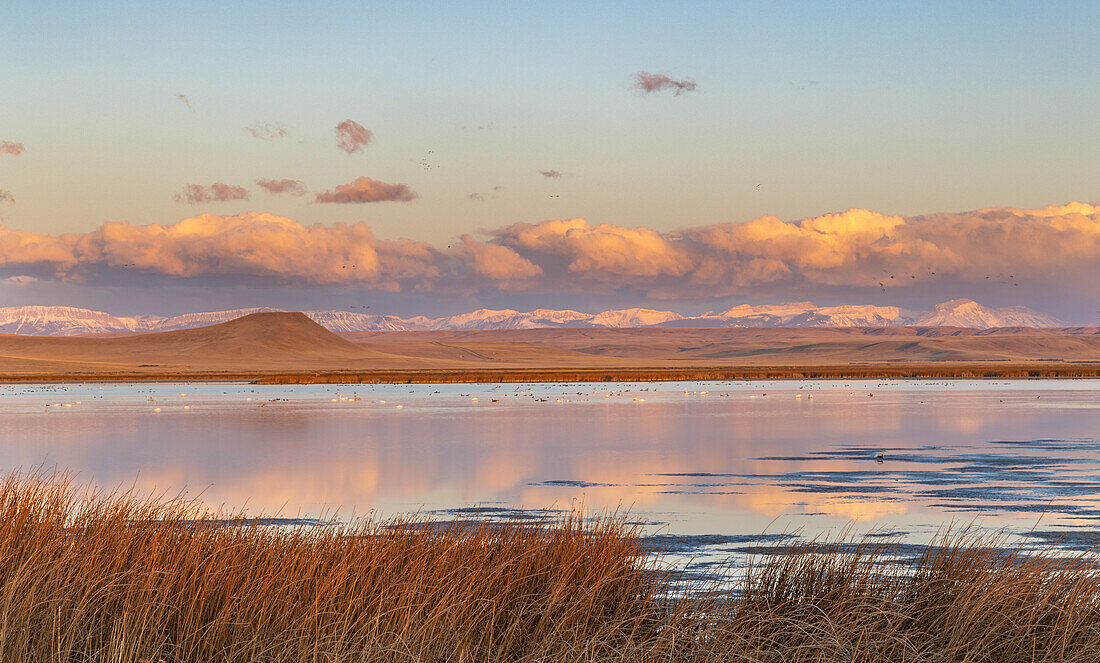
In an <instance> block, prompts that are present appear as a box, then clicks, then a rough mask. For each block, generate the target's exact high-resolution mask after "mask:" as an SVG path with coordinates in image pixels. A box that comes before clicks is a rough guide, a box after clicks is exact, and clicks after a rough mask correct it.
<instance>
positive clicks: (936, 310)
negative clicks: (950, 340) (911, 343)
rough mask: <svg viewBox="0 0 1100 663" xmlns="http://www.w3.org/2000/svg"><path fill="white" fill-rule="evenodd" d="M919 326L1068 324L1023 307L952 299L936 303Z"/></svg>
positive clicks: (984, 326) (977, 327) (976, 326)
mask: <svg viewBox="0 0 1100 663" xmlns="http://www.w3.org/2000/svg"><path fill="white" fill-rule="evenodd" d="M915 324H917V325H921V326H928V327H972V328H974V329H990V328H992V327H1065V326H1066V323H1065V322H1063V321H1061V320H1059V319H1058V318H1055V317H1053V316H1049V315H1046V314H1045V313H1036V312H1035V311H1032V310H1031V309H1028V308H1025V307H1023V306H1009V307H1006V308H987V307H985V306H982V305H981V304H979V303H978V302H976V301H974V300H972V299H952V300H951V301H949V302H943V303H942V304H936V305H935V306H934V307H933V308H932V310H931V311H929V312H928V313H925V314H924V315H922V316H920V317H919V318H917V320H916V322H915Z"/></svg>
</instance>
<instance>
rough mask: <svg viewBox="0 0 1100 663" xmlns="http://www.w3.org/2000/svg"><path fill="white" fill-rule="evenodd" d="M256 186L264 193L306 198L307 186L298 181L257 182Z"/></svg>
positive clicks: (265, 180)
mask: <svg viewBox="0 0 1100 663" xmlns="http://www.w3.org/2000/svg"><path fill="white" fill-rule="evenodd" d="M256 186H258V187H260V188H261V189H263V190H264V191H266V192H268V193H270V194H275V195H284V196H304V195H306V185H305V184H303V183H302V182H300V181H298V180H267V179H258V180H256Z"/></svg>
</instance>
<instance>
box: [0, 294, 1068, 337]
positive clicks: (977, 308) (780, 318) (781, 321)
mask: <svg viewBox="0 0 1100 663" xmlns="http://www.w3.org/2000/svg"><path fill="white" fill-rule="evenodd" d="M275 311H279V309H274V308H242V309H233V310H229V311H209V312H203V313H188V314H185V315H177V316H172V317H160V316H146V315H143V316H130V317H122V316H114V315H111V314H110V313H104V312H102V311H93V310H90V309H84V308H75V307H70V306H9V307H0V333H9V334H29V335H40V336H74V335H81V334H117V333H127V332H151V331H171V330H177V329H191V328H194V327H205V326H208V325H213V324H217V323H219V322H226V321H228V320H233V319H236V318H240V317H242V316H245V315H249V314H251V313H262V312H275ZM304 313H305V314H306V315H308V316H309V317H310V318H312V319H313V320H315V321H316V322H317V323H319V324H320V325H321V326H323V327H325V328H327V329H329V330H330V331H334V332H361V331H418V330H487V329H536V328H548V327H550V328H552V327H602V328H625V327H680V328H689V327H900V326H930V327H967V328H972V329H992V328H997V327H1047V328H1052V327H1065V326H1067V323H1065V322H1063V321H1061V320H1058V319H1057V318H1054V317H1052V316H1049V315H1046V314H1043V313H1037V312H1035V311H1032V310H1030V309H1027V308H1025V307H1022V306H1012V307H1006V308H990V307H986V306H982V305H981V304H979V303H977V302H975V301H973V300H970V299H953V300H951V301H947V302H943V303H940V304H936V305H935V306H934V307H933V309H932V310H931V311H909V310H905V309H901V308H899V307H896V306H875V305H870V304H867V305H847V306H815V305H814V304H813V303H811V302H794V303H786V304H766V305H757V306H753V305H748V304H742V305H740V306H734V307H733V308H731V309H728V310H726V311H721V312H714V311H708V312H707V313H705V314H703V315H699V316H683V315H680V314H678V313H674V312H672V311H658V310H653V309H644V308H631V309H623V310H612V311H603V312H601V313H595V314H593V313H581V312H579V311H571V310H554V309H535V310H533V311H527V312H520V311H513V310H499V311H498V310H488V309H479V310H477V311H471V312H469V313H462V314H459V315H451V316H446V317H441V318H427V317H424V316H415V317H411V318H400V317H397V316H393V315H376V314H369V313H360V312H354V311H336V310H329V311H304Z"/></svg>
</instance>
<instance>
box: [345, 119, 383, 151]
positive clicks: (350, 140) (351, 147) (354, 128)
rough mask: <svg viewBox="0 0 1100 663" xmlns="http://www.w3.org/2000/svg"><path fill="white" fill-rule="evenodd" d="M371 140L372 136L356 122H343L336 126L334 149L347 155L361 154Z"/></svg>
mask: <svg viewBox="0 0 1100 663" xmlns="http://www.w3.org/2000/svg"><path fill="white" fill-rule="evenodd" d="M373 139H374V134H372V133H371V132H370V130H369V129H367V128H366V127H364V126H363V125H361V124H359V123H357V122H352V121H351V120H344V121H343V122H341V123H340V124H337V125H336V147H339V148H340V149H341V150H343V151H345V152H347V153H348V154H352V153H353V152H361V151H362V150H363V148H364V147H366V146H367V145H370V142H371V140H373Z"/></svg>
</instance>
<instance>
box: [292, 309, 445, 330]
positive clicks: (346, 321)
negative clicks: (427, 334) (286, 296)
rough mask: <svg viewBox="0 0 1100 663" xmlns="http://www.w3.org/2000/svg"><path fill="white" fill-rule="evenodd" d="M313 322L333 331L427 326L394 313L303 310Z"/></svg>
mask: <svg viewBox="0 0 1100 663" xmlns="http://www.w3.org/2000/svg"><path fill="white" fill-rule="evenodd" d="M303 313H305V314H306V315H308V316H309V317H310V318H312V319H313V321H314V322H316V323H317V324H319V325H321V326H322V327H324V328H325V329H328V330H329V331H334V332H352V331H412V330H416V329H427V328H428V326H427V325H425V324H421V323H419V322H416V321H415V320H413V319H409V320H405V319H403V318H399V317H397V316H396V315H370V314H367V313H355V312H353V311H303ZM429 322H431V321H430V320H429Z"/></svg>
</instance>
